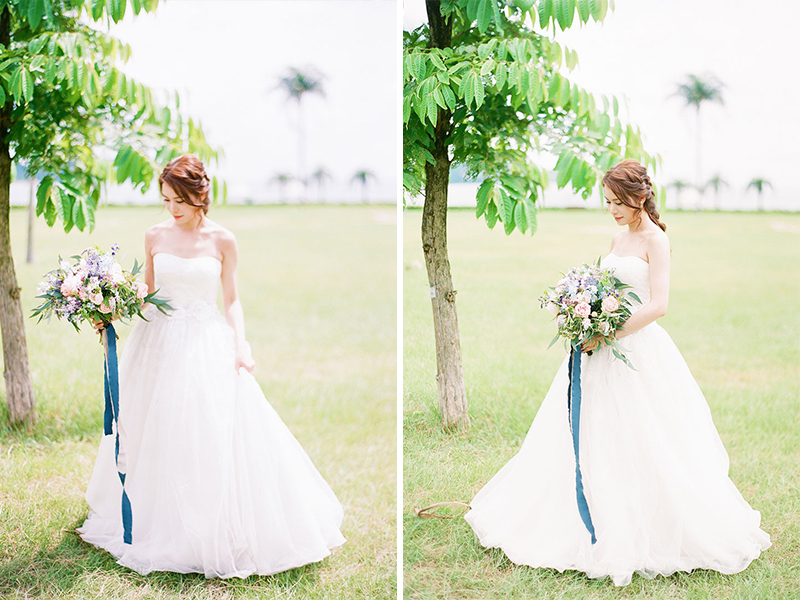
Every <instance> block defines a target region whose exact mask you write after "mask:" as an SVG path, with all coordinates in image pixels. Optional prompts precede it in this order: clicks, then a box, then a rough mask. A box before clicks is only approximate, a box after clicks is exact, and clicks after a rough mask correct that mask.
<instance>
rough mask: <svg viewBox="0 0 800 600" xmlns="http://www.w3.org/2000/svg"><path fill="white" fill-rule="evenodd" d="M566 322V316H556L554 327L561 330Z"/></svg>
mask: <svg viewBox="0 0 800 600" xmlns="http://www.w3.org/2000/svg"><path fill="white" fill-rule="evenodd" d="M566 322H567V317H566V316H564V315H558V317H556V325H558V328H559V329H561V328H562V327H563V326H564V323H566Z"/></svg>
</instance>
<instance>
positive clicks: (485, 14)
mask: <svg viewBox="0 0 800 600" xmlns="http://www.w3.org/2000/svg"><path fill="white" fill-rule="evenodd" d="M492 4H494V0H479V4H478V13H477V18H478V31H480V32H481V33H484V32H485V31H486V30H487V29H488V28H489V23H491V22H492V13H493V7H492Z"/></svg>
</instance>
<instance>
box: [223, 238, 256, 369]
mask: <svg viewBox="0 0 800 600" xmlns="http://www.w3.org/2000/svg"><path fill="white" fill-rule="evenodd" d="M220 246H221V250H222V304H223V309H224V311H225V318H226V319H227V320H228V325H230V326H231V328H233V333H234V337H235V340H236V364H235V368H236V371H238V370H239V367H244V368H245V369H247V370H248V371H250V372H251V373H252V372H253V369H254V368H255V362H254V361H253V357H252V356H251V354H250V346H249V345H248V344H247V341H246V340H245V337H244V311H243V310H242V303H241V302H240V301H239V291H238V289H237V286H236V263H237V261H238V259H239V254H238V250H237V248H236V238H235V237H233V234H228V235H226V236H225V237H224V238H223V239H222V241H221V244H220Z"/></svg>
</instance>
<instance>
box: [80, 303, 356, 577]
mask: <svg viewBox="0 0 800 600" xmlns="http://www.w3.org/2000/svg"><path fill="white" fill-rule="evenodd" d="M206 313H207V314H192V313H188V314H187V313H185V312H184V313H181V314H183V317H185V318H180V317H178V316H173V317H169V318H168V317H165V316H163V315H161V314H160V313H157V312H155V311H154V310H149V311H148V312H147V313H146V315H147V317H148V318H149V319H151V322H149V323H148V322H144V321H142V322H139V323H137V325H136V326H135V328H134V330H133V331H132V332H131V334H130V336H129V338H128V340H127V344H126V346H125V349H124V352H123V354H122V359H121V362H120V425H119V434H120V455H119V470H120V471H121V472H124V473H127V475H126V481H125V490H126V493H127V495H128V497H129V499H130V503H131V508H132V514H133V528H132V533H133V543H132V544H124V543H123V537H122V535H123V530H122V518H121V495H122V485H121V483H120V479H119V477H118V475H117V465H116V464H115V460H114V443H115V442H114V436H104V437H103V439H102V441H101V443H100V449H99V452H98V456H97V461H96V463H95V467H94V472H93V473H92V478H91V481H90V483H89V487H88V490H87V492H86V499H87V501H88V502H89V505H90V507H91V510H90V513H89V517H88V518H87V520H86V521H85V523H84V524H83V526H82V527H81V528H80V529H78V532H79V533H80V535H81V537H82V538H83V539H84V540H86V541H87V542H89V543H91V544H94V545H95V546H98V547H100V548H104V549H106V550H107V551H108V552H110V553H111V554H112V555H114V556H115V557H116V558H117V560H118V562H119V563H120V564H122V565H125V566H127V567H129V568H131V569H133V570H135V571H138V572H139V573H142V574H146V573H149V572H151V571H175V572H180V573H187V572H198V573H203V574H205V576H206V577H223V578H226V577H247V576H249V575H251V574H254V573H256V574H260V575H269V574H272V573H277V572H280V571H285V570H287V569H292V568H295V567H298V566H301V565H304V564H308V563H312V562H316V561H319V560H321V559H323V558H324V557H326V556H328V555H329V554H330V550H331V549H332V548H334V547H335V546H338V545H340V544H342V543H343V542H344V541H345V540H344V537H343V536H342V534H341V533H340V531H339V528H340V526H341V522H342V506H341V504H340V503H339V501H338V500H337V498H336V496H335V495H334V493H333V491H332V490H331V488H330V486H329V485H328V484H327V483H326V482H325V480H324V479H323V478H322V476H321V475H320V474H319V472H318V471H317V469H316V468H315V467H314V465H313V463H312V462H311V460H310V459H309V457H308V456H307V454H306V453H305V451H304V450H303V448H302V447H301V446H300V444H299V443H298V442H297V440H296V439H295V438H294V437H293V436H292V434H291V433H290V432H289V430H288V429H287V427H286V426H285V425H284V423H283V422H282V421H281V419H280V417H279V416H278V415H277V413H276V412H275V410H274V409H273V408H272V406H271V405H270V404H269V403H268V402H267V400H266V399H265V398H264V395H263V393H262V391H261V389H260V387H259V386H258V383H257V382H256V381H255V379H254V378H253V377H252V376H251V375H250V374H249V373H247V372H245V371H244V370H240V372H239V373H238V374H237V373H236V372H235V371H234V343H233V332H232V330H231V329H230V327H229V326H228V325H227V323H225V321H224V320H223V318H222V317H221V315H220V314H219V312H218V311H217V310H216V308H215V307H213V309H211V310H208V311H206ZM176 314H177V313H176Z"/></svg>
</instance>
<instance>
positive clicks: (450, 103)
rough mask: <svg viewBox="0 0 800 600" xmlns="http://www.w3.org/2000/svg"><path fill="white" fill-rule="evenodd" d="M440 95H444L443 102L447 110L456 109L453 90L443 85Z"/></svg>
mask: <svg viewBox="0 0 800 600" xmlns="http://www.w3.org/2000/svg"><path fill="white" fill-rule="evenodd" d="M441 90H442V94H443V95H444V101H445V103H446V104H447V108H449V109H450V110H455V109H456V95H455V94H454V93H453V90H451V89H450V86H449V85H443V86H442V87H441Z"/></svg>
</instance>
